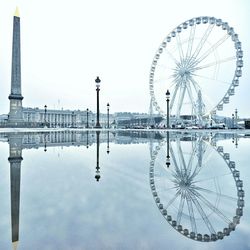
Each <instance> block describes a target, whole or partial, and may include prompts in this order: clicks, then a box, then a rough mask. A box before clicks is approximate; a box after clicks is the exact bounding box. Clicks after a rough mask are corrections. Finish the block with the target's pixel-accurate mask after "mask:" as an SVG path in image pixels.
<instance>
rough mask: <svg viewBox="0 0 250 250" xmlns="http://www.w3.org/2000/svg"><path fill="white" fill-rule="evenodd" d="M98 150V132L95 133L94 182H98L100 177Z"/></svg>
mask: <svg viewBox="0 0 250 250" xmlns="http://www.w3.org/2000/svg"><path fill="white" fill-rule="evenodd" d="M99 150H100V131H96V175H95V179H96V181H99V180H100V178H101V175H100V166H99Z"/></svg>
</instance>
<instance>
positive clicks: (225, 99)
mask: <svg viewBox="0 0 250 250" xmlns="http://www.w3.org/2000/svg"><path fill="white" fill-rule="evenodd" d="M223 102H224V103H225V104H227V103H229V97H228V96H225V97H224V98H223Z"/></svg>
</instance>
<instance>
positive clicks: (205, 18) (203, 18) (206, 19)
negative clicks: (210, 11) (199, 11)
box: [202, 16, 208, 24]
mask: <svg viewBox="0 0 250 250" xmlns="http://www.w3.org/2000/svg"><path fill="white" fill-rule="evenodd" d="M207 22H208V17H206V16H204V17H202V23H204V24H205V23H207Z"/></svg>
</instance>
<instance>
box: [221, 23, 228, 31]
mask: <svg viewBox="0 0 250 250" xmlns="http://www.w3.org/2000/svg"><path fill="white" fill-rule="evenodd" d="M222 29H223V30H227V29H228V23H227V22H225V23H222Z"/></svg>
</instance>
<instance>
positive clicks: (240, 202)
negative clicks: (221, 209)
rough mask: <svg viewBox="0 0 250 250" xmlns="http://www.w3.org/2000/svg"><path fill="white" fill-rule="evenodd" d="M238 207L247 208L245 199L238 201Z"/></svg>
mask: <svg viewBox="0 0 250 250" xmlns="http://www.w3.org/2000/svg"><path fill="white" fill-rule="evenodd" d="M237 205H238V206H239V207H244V206H245V202H244V200H243V199H238V202H237Z"/></svg>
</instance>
